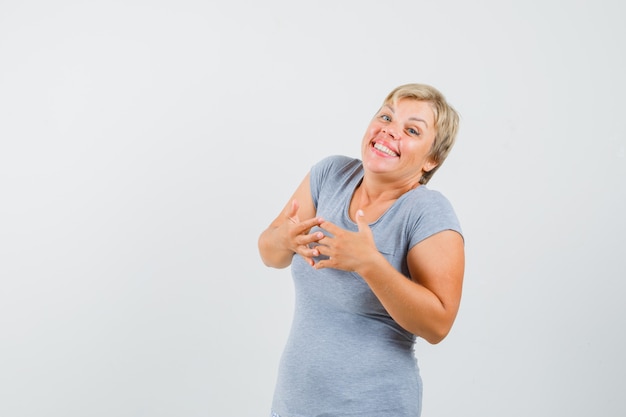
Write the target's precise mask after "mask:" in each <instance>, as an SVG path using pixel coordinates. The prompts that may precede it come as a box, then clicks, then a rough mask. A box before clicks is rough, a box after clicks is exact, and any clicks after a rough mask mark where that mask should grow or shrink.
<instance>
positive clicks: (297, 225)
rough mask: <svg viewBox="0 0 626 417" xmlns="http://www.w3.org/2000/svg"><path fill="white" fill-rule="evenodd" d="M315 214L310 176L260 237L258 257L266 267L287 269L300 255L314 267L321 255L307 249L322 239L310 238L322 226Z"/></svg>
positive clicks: (318, 235) (316, 234) (317, 237)
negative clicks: (259, 256) (294, 256)
mask: <svg viewBox="0 0 626 417" xmlns="http://www.w3.org/2000/svg"><path fill="white" fill-rule="evenodd" d="M315 214H316V211H315V206H314V204H313V198H312V197H311V185H310V183H309V174H307V175H306V177H305V178H304V179H303V180H302V182H301V183H300V185H299V186H298V188H297V189H296V191H295V192H294V194H293V196H292V197H291V199H290V201H289V202H288V203H287V204H286V205H285V208H284V209H283V210H282V212H281V213H280V214H279V215H278V217H276V218H275V219H274V221H272V223H270V225H269V227H268V228H267V229H265V230H264V231H263V232H262V233H261V235H260V236H259V241H258V246H259V254H260V255H261V259H262V260H263V263H265V265H267V266H270V267H274V268H286V267H287V266H289V265H291V259H292V258H293V255H294V254H296V253H297V254H299V255H301V256H303V257H304V258H305V259H307V261H308V262H309V264H310V265H313V259H312V258H313V257H314V256H318V255H319V252H318V251H317V249H311V248H309V246H308V245H309V243H311V242H315V241H317V240H319V239H320V238H322V237H323V234H322V233H321V232H320V233H315V234H312V235H309V234H308V233H309V230H311V228H312V227H313V226H318V225H319V224H320V223H321V219H318V218H316V217H315Z"/></svg>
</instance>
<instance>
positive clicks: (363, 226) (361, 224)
mask: <svg viewBox="0 0 626 417" xmlns="http://www.w3.org/2000/svg"><path fill="white" fill-rule="evenodd" d="M356 225H357V227H358V228H359V232H363V231H366V230H369V228H370V226H369V224H367V221H365V213H363V210H361V209H359V210H357V211H356Z"/></svg>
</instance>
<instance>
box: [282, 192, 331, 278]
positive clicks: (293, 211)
mask: <svg viewBox="0 0 626 417" xmlns="http://www.w3.org/2000/svg"><path fill="white" fill-rule="evenodd" d="M299 208H300V206H299V204H298V202H297V201H296V200H293V201H292V202H291V206H290V207H289V208H288V209H287V210H286V212H285V216H286V217H287V221H286V222H284V227H285V228H286V231H285V234H286V243H285V246H286V247H287V248H289V249H290V250H291V251H292V252H293V253H296V254H298V255H300V256H302V257H303V258H304V259H305V260H306V261H307V263H308V264H309V265H311V266H313V265H314V264H315V261H314V260H313V258H314V257H316V256H319V251H318V249H317V248H316V247H315V248H311V247H310V246H309V245H310V244H311V243H313V242H318V241H319V240H320V239H322V238H323V237H324V234H323V233H322V232H316V233H311V234H309V231H310V230H311V228H312V227H314V226H319V225H320V224H321V223H322V222H323V221H324V220H323V219H322V218H320V217H313V218H312V219H308V220H305V221H303V222H301V221H300V218H299V217H298V210H299Z"/></svg>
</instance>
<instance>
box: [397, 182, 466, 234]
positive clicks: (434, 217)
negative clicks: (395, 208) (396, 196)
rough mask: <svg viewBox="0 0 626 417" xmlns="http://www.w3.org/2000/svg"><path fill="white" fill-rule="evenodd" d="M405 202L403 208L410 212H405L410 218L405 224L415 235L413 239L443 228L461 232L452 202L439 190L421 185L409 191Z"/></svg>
mask: <svg viewBox="0 0 626 417" xmlns="http://www.w3.org/2000/svg"><path fill="white" fill-rule="evenodd" d="M405 203H406V204H405V209H406V210H408V211H409V213H410V214H409V213H407V214H408V216H409V219H411V220H409V221H408V224H407V226H408V227H409V228H410V229H411V231H412V233H413V234H416V235H417V236H414V239H415V238H417V239H416V240H415V241H419V240H421V239H424V238H426V237H428V236H430V235H432V234H434V233H437V232H440V231H443V230H453V231H456V232H458V233H459V234H461V235H462V234H463V232H462V229H461V224H460V222H459V219H458V217H457V215H456V212H455V210H454V207H453V206H452V203H451V202H450V200H448V198H447V197H446V196H444V195H443V194H442V193H441V192H439V191H436V190H431V189H429V188H427V187H425V186H423V185H422V186H420V187H418V188H417V189H415V190H413V192H411V193H409V195H408V196H407V199H406V202H405ZM407 220H408V219H407ZM415 241H414V242H415Z"/></svg>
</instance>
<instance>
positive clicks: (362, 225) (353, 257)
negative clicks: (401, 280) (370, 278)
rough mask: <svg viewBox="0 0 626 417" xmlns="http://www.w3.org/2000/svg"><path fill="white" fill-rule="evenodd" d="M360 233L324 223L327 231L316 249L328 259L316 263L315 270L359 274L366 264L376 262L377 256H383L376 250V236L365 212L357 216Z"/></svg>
mask: <svg viewBox="0 0 626 417" xmlns="http://www.w3.org/2000/svg"><path fill="white" fill-rule="evenodd" d="M356 224H357V226H358V231H356V232H351V231H349V230H346V229H342V228H341V227H339V226H337V225H335V224H334V223H331V222H328V221H324V222H323V223H322V224H320V227H321V228H322V229H324V230H326V231H328V234H326V235H325V236H324V237H323V238H322V239H320V240H319V241H318V243H319V244H320V245H319V246H317V247H316V249H317V250H318V251H319V253H320V254H321V255H324V256H326V257H328V258H327V259H323V260H320V261H318V262H316V263H315V265H314V267H315V269H323V268H335V269H340V270H343V271H350V272H358V271H357V269H359V268H360V267H363V266H364V264H365V263H367V262H370V261H374V260H375V259H376V257H377V256H382V255H381V254H380V252H379V251H378V249H377V248H376V243H375V242H374V235H373V234H372V230H371V229H370V227H369V225H368V224H367V222H366V221H365V218H364V216H363V211H361V210H358V211H357V214H356Z"/></svg>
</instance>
